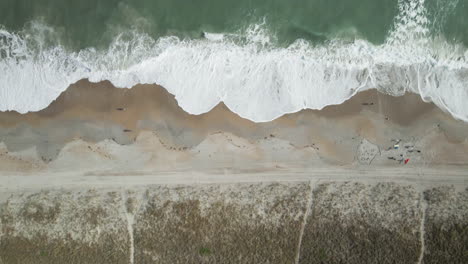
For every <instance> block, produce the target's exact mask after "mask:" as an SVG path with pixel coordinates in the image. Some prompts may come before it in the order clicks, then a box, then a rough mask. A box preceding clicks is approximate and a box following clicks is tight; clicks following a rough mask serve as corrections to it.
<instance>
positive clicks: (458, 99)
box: [0, 0, 468, 122]
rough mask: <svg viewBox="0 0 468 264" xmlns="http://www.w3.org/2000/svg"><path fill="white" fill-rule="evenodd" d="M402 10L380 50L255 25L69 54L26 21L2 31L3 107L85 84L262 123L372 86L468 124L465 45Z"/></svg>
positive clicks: (136, 36) (411, 8)
mask: <svg viewBox="0 0 468 264" xmlns="http://www.w3.org/2000/svg"><path fill="white" fill-rule="evenodd" d="M399 6H400V14H399V16H398V17H397V18H396V19H395V29H394V30H393V31H392V32H391V33H390V34H389V37H388V40H387V41H386V43H385V44H383V45H378V46H376V45H373V44H371V43H368V42H366V41H364V40H356V41H354V42H353V43H342V42H340V41H332V42H330V43H327V44H326V45H320V46H313V45H311V44H310V43H308V42H306V41H303V40H297V41H296V42H295V43H293V44H292V45H290V46H289V47H276V46H275V45H273V44H272V42H273V41H271V36H272V34H270V33H269V32H268V31H267V30H266V27H265V26H264V25H262V24H260V25H252V26H251V27H250V28H249V29H248V30H247V31H246V32H244V34H242V35H241V36H237V37H236V36H234V35H220V34H211V33H205V36H206V37H205V38H204V39H199V40H181V39H179V38H176V37H164V38H160V39H158V40H154V39H152V38H151V37H149V36H148V35H145V34H141V33H137V32H131V31H130V32H126V33H122V34H120V35H119V36H117V37H116V38H115V40H114V41H113V43H112V44H111V45H110V47H109V48H108V49H107V50H95V49H91V48H90V49H85V50H82V51H80V52H69V51H67V50H66V49H65V48H63V47H62V46H61V45H60V44H59V43H56V44H54V45H50V43H49V44H47V43H45V42H46V41H47V39H48V37H47V36H48V35H50V34H53V30H52V29H51V28H48V27H46V26H44V25H41V24H33V26H32V28H33V29H34V30H33V33H34V34H31V33H28V32H31V29H29V31H25V32H20V33H16V34H15V33H11V32H8V31H6V30H0V74H1V75H0V110H1V111H5V110H16V111H19V112H22V113H24V112H27V111H37V110H40V109H43V108H45V107H46V106H47V105H48V104H49V103H50V102H51V101H53V100H54V99H55V98H56V97H57V96H58V95H59V94H60V93H61V92H62V91H64V90H65V89H66V88H67V87H68V86H69V85H70V84H72V83H74V82H76V81H78V80H80V79H85V78H88V79H89V80H90V81H92V82H98V81H101V80H109V81H111V82H112V83H113V84H114V85H115V86H117V87H132V86H134V85H136V84H139V83H151V84H153V83H156V84H159V85H162V86H163V87H165V88H166V89H167V90H168V91H169V92H170V93H172V94H174V95H175V96H176V99H177V101H178V103H179V104H180V106H181V107H182V108H183V109H184V110H186V111H187V112H189V113H192V114H201V113H204V112H207V111H209V110H210V109H211V108H213V107H214V106H215V105H217V104H218V103H219V102H221V101H222V102H224V103H225V104H226V105H227V106H228V107H229V108H230V109H231V110H232V111H234V112H236V113H237V114H239V115H240V116H242V117H245V118H248V119H250V120H253V121H269V120H272V119H274V118H277V117H279V116H281V115H283V114H285V113H291V112H296V111H299V110H301V109H305V108H310V109H321V108H323V107H325V106H327V105H333V104H340V103H342V102H343V101H345V100H347V99H348V98H350V97H351V96H353V95H355V94H356V93H357V92H359V91H362V90H365V89H370V88H377V89H378V90H379V91H382V92H385V93H388V94H391V95H394V96H400V95H403V94H404V93H405V92H414V93H419V94H420V95H421V97H422V98H423V99H424V100H425V101H433V102H434V103H435V104H436V105H438V106H439V107H440V108H442V109H444V110H446V111H448V112H450V113H451V114H452V115H453V116H454V117H456V118H458V119H461V120H464V121H467V122H468V104H467V103H466V102H468V52H467V50H466V48H464V47H463V46H461V45H460V46H457V45H454V44H448V43H447V42H446V41H444V40H443V39H442V38H435V37H433V36H429V32H428V30H427V24H428V23H429V22H428V21H427V18H426V14H425V13H426V11H425V8H424V0H401V1H400V5H399ZM51 32H52V33H51ZM236 38H244V39H247V41H245V42H240V41H238V39H236ZM50 46H52V48H48V47H50Z"/></svg>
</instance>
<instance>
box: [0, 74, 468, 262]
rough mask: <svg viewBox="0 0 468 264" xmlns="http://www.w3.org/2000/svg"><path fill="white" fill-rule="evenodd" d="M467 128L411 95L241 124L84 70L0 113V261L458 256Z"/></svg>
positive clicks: (154, 89) (370, 96) (373, 96)
mask: <svg viewBox="0 0 468 264" xmlns="http://www.w3.org/2000/svg"><path fill="white" fill-rule="evenodd" d="M467 138H468V124H466V123H464V122H461V121H457V120H455V119H453V118H452V117H451V116H449V115H448V114H447V113H444V112H442V111H441V110H440V109H438V108H437V107H435V106H434V105H432V104H430V103H424V102H422V100H421V99H420V97H419V96H418V95H414V94H406V95H405V96H403V97H391V96H387V95H383V94H381V93H377V92H375V91H372V90H370V91H366V92H362V93H360V94H358V95H357V96H355V97H353V98H351V99H350V100H349V101H347V102H345V103H344V104H341V105H336V106H328V107H326V108H325V109H322V110H302V111H300V112H298V113H291V114H287V115H284V116H282V117H280V118H278V119H276V120H273V121H271V122H265V123H254V122H252V121H249V120H247V119H243V118H241V117H239V116H238V115H236V114H234V113H233V112H231V111H230V110H229V109H228V108H227V107H226V106H225V105H223V104H220V105H218V106H216V107H215V108H214V109H212V110H211V111H209V112H208V113H205V114H202V115H190V114H188V113H186V112H185V111H184V110H183V109H181V108H180V107H179V106H178V104H177V101H176V99H175V98H174V97H173V96H172V95H171V94H169V93H168V92H167V91H166V90H165V89H164V88H162V87H158V86H155V85H138V86H136V87H134V88H132V89H119V88H115V87H113V86H112V85H111V84H110V83H108V82H101V83H90V82H88V81H86V80H82V81H80V82H78V83H76V84H74V85H72V86H70V87H69V88H68V89H67V90H66V91H65V92H64V93H62V94H61V95H60V96H59V97H58V98H57V99H56V100H55V101H54V102H53V103H52V104H51V105H50V106H49V107H47V108H46V109H44V110H41V111H39V112H31V113H27V114H19V113H16V112H2V113H0V179H1V181H0V203H1V204H0V263H2V264H3V263H5V264H6V263H64V262H68V263H266V262H269V263H323V262H330V263H337V262H342V261H346V262H347V263H395V262H398V263H415V262H417V263H448V262H451V263H463V262H464V260H466V254H465V253H466V245H467V243H466V241H467V240H466V239H467V236H466V231H464V230H466V228H467V226H468V222H467V220H466V219H468V216H467V213H468V208H467V204H468V189H467V183H468V139H467ZM405 161H406V163H405ZM39 241H41V243H39ZM464 252H465V253H464ZM363 260H365V261H363Z"/></svg>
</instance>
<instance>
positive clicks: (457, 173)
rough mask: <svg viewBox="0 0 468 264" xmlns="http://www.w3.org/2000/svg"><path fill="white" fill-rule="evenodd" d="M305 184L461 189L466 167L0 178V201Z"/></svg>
mask: <svg viewBox="0 0 468 264" xmlns="http://www.w3.org/2000/svg"><path fill="white" fill-rule="evenodd" d="M307 181H332V182H340V181H356V182H365V183H377V182H397V183H402V184H411V185H415V186H420V187H421V188H422V187H430V186H436V185H454V186H455V187H458V188H464V187H466V186H467V185H468V168H467V167H458V166H457V167H444V168H414V167H407V168H391V167H385V168H364V167H363V168H362V169H340V168H315V169H307V170H304V169H301V170H287V171H265V172H255V173H240V174H233V173H230V172H229V171H227V170H226V171H224V172H212V173H208V172H196V171H179V172H167V173H161V172H158V173H151V172H142V173H134V174H126V173H121V174H115V173H114V174H109V173H99V174H94V175H91V174H87V175H78V174H72V173H68V174H65V173H50V174H43V175H41V174H39V175H34V176H31V175H27V176H26V175H24V176H21V175H2V176H0V193H1V194H0V198H5V197H8V193H13V192H18V191H25V192H27V191H37V190H42V189H57V188H58V189H75V188H95V189H101V188H102V189H108V188H138V187H144V186H148V185H154V184H155V185H171V184H223V183H249V182H252V183H256V182H307Z"/></svg>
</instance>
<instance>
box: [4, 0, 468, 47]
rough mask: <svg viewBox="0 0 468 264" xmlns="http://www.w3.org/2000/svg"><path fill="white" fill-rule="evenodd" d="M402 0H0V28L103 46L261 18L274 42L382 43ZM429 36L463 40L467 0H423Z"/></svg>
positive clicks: (232, 27)
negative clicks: (39, 27)
mask: <svg viewBox="0 0 468 264" xmlns="http://www.w3.org/2000/svg"><path fill="white" fill-rule="evenodd" d="M405 1H409V0H400V1H398V0H289V1H288V0H236V1H232V0H0V27H3V28H4V29H6V30H8V31H20V30H22V29H23V28H25V27H28V25H29V24H30V23H32V22H33V21H34V22H40V23H43V24H45V25H48V26H50V27H52V28H53V29H54V31H55V32H56V36H57V38H59V39H60V40H59V42H60V43H61V44H63V45H64V46H66V47H68V48H70V49H73V50H79V49H83V48H87V47H98V48H105V47H107V46H108V45H109V42H110V41H112V39H113V38H114V37H115V36H116V35H117V34H119V33H120V32H125V31H128V30H137V31H140V32H144V33H147V34H149V35H150V36H152V37H153V38H154V39H157V38H159V37H162V36H168V35H174V36H178V37H181V38H190V39H193V38H200V36H201V32H204V31H207V32H215V33H236V32H242V31H243V30H245V29H246V28H247V27H248V26H249V25H251V24H258V23H262V22H263V21H264V22H265V27H266V28H267V29H268V31H269V32H270V33H271V35H272V36H274V39H275V41H276V43H277V45H280V46H284V45H288V44H290V43H292V42H294V41H295V40H296V39H305V40H308V41H311V42H313V43H324V42H326V41H329V40H332V39H344V40H348V39H365V40H367V41H369V42H372V43H374V44H380V43H383V42H384V41H385V40H386V38H387V36H388V35H389V32H390V31H391V30H392V28H393V27H394V22H395V18H396V16H397V15H398V13H399V6H401V3H402V2H405ZM422 2H424V3H423V4H424V6H425V8H426V12H427V18H428V20H429V23H428V29H429V31H430V34H431V35H432V36H437V37H438V36H442V37H443V38H446V39H447V40H448V41H449V42H453V43H463V44H465V45H468V0H426V1H422Z"/></svg>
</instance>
